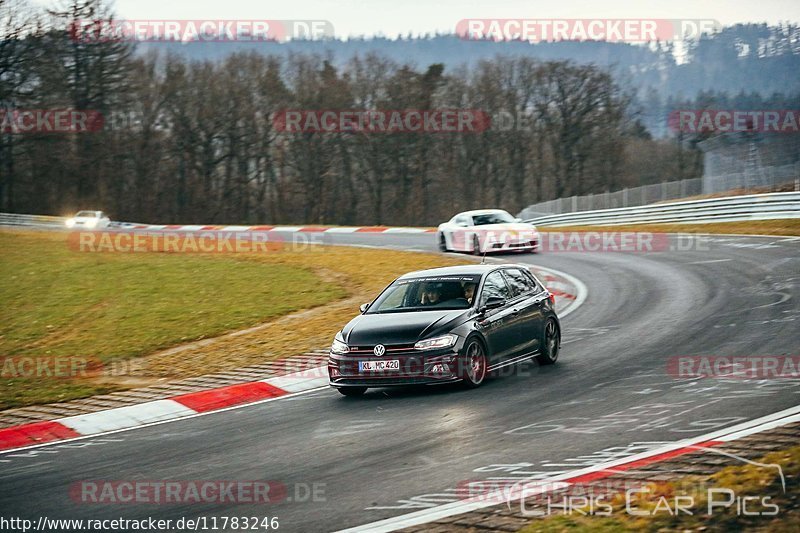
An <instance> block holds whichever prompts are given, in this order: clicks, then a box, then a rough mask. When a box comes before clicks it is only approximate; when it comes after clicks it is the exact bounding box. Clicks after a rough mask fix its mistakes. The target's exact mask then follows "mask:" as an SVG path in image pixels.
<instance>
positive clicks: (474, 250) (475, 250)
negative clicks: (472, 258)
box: [472, 235, 481, 255]
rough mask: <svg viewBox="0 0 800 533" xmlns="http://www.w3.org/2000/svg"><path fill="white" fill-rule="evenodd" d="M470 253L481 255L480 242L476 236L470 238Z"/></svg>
mask: <svg viewBox="0 0 800 533" xmlns="http://www.w3.org/2000/svg"><path fill="white" fill-rule="evenodd" d="M472 253H473V254H475V255H481V240H480V239H479V238H478V236H477V235H473V236H472Z"/></svg>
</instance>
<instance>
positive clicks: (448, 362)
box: [328, 349, 461, 388]
mask: <svg viewBox="0 0 800 533" xmlns="http://www.w3.org/2000/svg"><path fill="white" fill-rule="evenodd" d="M388 360H397V361H399V369H397V370H383V371H364V370H360V369H359V362H362V361H388ZM460 361H461V359H460V358H459V356H458V352H457V351H456V350H454V349H449V350H446V351H441V350H437V351H436V352H435V353H430V354H427V353H423V352H417V353H413V354H392V353H388V352H387V353H386V355H384V356H382V357H377V356H373V355H355V356H353V355H342V354H334V353H330V354H329V357H328V376H329V378H330V385H331V386H332V387H337V388H339V387H394V386H408V385H443V384H445V383H453V382H456V381H460V380H461V378H460V377H459V368H458V365H459V362H460Z"/></svg>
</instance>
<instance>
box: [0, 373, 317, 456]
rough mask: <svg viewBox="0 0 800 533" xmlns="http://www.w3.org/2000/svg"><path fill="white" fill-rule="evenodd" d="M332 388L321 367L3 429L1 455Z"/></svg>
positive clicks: (1, 431)
mask: <svg viewBox="0 0 800 533" xmlns="http://www.w3.org/2000/svg"><path fill="white" fill-rule="evenodd" d="M326 385H328V368H327V367H325V366H320V367H316V368H310V369H308V370H304V371H302V372H295V373H292V374H287V375H284V376H277V377H271V378H268V379H265V380H262V381H255V382H252V383H242V384H238V385H230V386H227V387H222V388H218V389H210V390H205V391H199V392H192V393H188V394H180V395H178V396H173V397H172V398H167V399H164V400H155V401H152V402H145V403H140V404H136V405H130V406H126V407H118V408H115V409H107V410H105V411H97V412H94V413H87V414H84V415H78V416H69V417H65V418H58V419H56V420H48V421H44V422H34V423H31V424H23V425H20V426H13V427H9V428H4V429H0V450H12V449H17V448H22V447H27V446H31V445H38V444H43V443H49V442H54V441H61V440H65V439H72V438H76V437H85V436H91V435H97V434H101V433H107V432H110V431H118V430H123V429H131V428H134V427H139V426H144V425H147V424H152V423H156V422H163V421H167V420H173V419H178V418H185V417H187V416H191V415H197V414H201V413H208V412H211V411H217V410H220V409H225V408H228V407H233V406H239V405H244V404H250V403H253V402H257V401H261V400H266V399H270V398H278V397H281V396H285V395H288V394H292V393H297V392H303V391H307V390H311V389H316V388H319V387H323V386H326Z"/></svg>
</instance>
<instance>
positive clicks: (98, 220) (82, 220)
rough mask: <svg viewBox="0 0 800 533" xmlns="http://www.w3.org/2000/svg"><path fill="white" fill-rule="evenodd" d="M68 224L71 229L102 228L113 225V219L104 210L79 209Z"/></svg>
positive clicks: (68, 220) (69, 219)
mask: <svg viewBox="0 0 800 533" xmlns="http://www.w3.org/2000/svg"><path fill="white" fill-rule="evenodd" d="M66 225H67V227H68V228H71V229H102V228H107V227H108V226H109V225H111V219H109V218H108V216H106V214H105V213H103V212H102V211H78V212H77V213H76V214H75V216H74V217H72V218H68V219H67V222H66Z"/></svg>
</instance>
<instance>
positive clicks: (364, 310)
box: [358, 304, 369, 313]
mask: <svg viewBox="0 0 800 533" xmlns="http://www.w3.org/2000/svg"><path fill="white" fill-rule="evenodd" d="M367 309H369V304H361V305H359V306H358V310H359V311H361V312H362V313H366V312H367Z"/></svg>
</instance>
